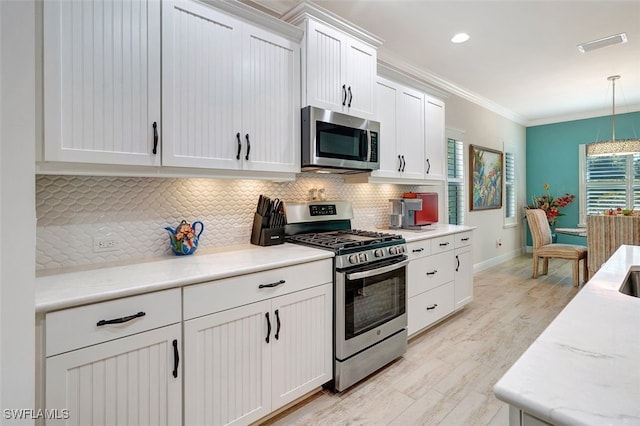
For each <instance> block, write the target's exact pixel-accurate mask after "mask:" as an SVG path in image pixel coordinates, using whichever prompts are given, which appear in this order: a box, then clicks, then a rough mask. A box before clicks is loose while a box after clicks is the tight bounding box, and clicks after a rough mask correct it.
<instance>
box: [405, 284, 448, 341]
mask: <svg viewBox="0 0 640 426" xmlns="http://www.w3.org/2000/svg"><path fill="white" fill-rule="evenodd" d="M451 312H453V283H452V282H449V283H447V284H444V285H441V286H440V287H436V288H434V289H433V290H429V291H426V292H424V293H421V294H419V295H417V296H414V297H412V298H411V299H409V320H408V322H409V331H408V333H409V336H411V335H413V334H415V333H416V332H418V331H420V330H422V329H424V328H426V327H428V326H430V325H431V324H433V323H435V322H436V321H438V320H439V319H441V318H444V317H445V316H447V315H448V314H450V313H451Z"/></svg>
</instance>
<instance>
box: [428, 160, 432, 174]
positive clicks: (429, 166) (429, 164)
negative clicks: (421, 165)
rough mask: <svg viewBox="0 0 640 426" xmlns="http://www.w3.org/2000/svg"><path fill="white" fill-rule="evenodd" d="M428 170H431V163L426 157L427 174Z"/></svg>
mask: <svg viewBox="0 0 640 426" xmlns="http://www.w3.org/2000/svg"><path fill="white" fill-rule="evenodd" d="M429 170H431V163H430V162H429V159H428V158H427V174H429Z"/></svg>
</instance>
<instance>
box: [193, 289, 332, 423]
mask: <svg viewBox="0 0 640 426" xmlns="http://www.w3.org/2000/svg"><path fill="white" fill-rule="evenodd" d="M331 300H332V287H331V284H325V285H321V286H318V287H314V288H311V289H308V290H302V291H299V292H296V293H292V294H287V295H285V296H280V297H276V298H274V299H270V300H265V301H261V302H256V303H251V304H249V305H246V306H241V307H239V308H235V309H230V310H226V311H223V312H218V313H215V314H211V315H207V316H204V317H200V318H195V319H193V320H189V321H186V322H185V327H184V339H185V340H184V341H185V350H184V356H185V424H187V425H201V424H203V425H204V424H206V425H222V424H248V423H251V422H254V421H256V420H258V419H260V418H261V417H264V416H265V415H267V414H269V413H270V412H272V411H274V410H276V409H278V408H280V407H282V406H284V405H286V404H287V403H289V402H291V401H293V400H295V399H296V398H299V397H301V396H303V395H304V394H306V393H307V392H309V391H311V390H313V389H315V388H317V387H318V386H320V385H322V384H324V383H326V382H328V381H329V380H331V378H332V367H331V350H332V349H331Z"/></svg>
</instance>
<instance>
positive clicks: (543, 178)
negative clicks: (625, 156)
mask: <svg viewBox="0 0 640 426" xmlns="http://www.w3.org/2000/svg"><path fill="white" fill-rule="evenodd" d="M634 128H635V133H634ZM636 134H638V135H640V112H633V113H628V114H616V139H629V138H634V137H637V136H636ZM596 138H597V140H606V139H610V138H611V116H605V117H597V118H589V119H584V120H575V121H566V122H563V123H554V124H546V125H542V126H533V127H528V128H527V151H526V152H527V196H526V202H527V204H530V203H531V197H532V196H533V195H541V194H542V193H544V189H543V188H542V185H543V184H545V183H548V184H549V185H550V186H551V188H550V192H551V193H552V194H553V195H555V196H558V195H560V194H564V193H565V192H569V193H571V194H574V195H575V196H576V198H575V200H574V201H573V203H571V204H570V205H568V206H567V207H565V208H564V209H562V210H561V211H562V212H563V213H565V214H566V216H562V217H560V219H559V221H558V227H561V228H575V227H576V225H577V224H578V215H579V208H578V206H579V199H578V189H579V188H578V186H579V185H578V178H579V177H578V145H580V144H586V143H589V142H593V141H595V140H596ZM527 234H528V233H527ZM558 242H561V243H569V244H585V239H584V238H581V237H573V236H567V235H559V237H558ZM527 245H531V237H530V236H529V235H527Z"/></svg>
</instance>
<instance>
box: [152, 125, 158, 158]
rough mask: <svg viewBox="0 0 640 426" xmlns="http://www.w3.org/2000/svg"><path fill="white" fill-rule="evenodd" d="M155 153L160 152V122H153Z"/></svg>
mask: <svg viewBox="0 0 640 426" xmlns="http://www.w3.org/2000/svg"><path fill="white" fill-rule="evenodd" d="M153 153H154V154H157V153H158V123H157V122H155V121H154V122H153Z"/></svg>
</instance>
